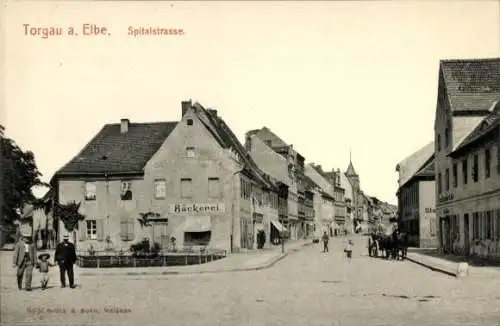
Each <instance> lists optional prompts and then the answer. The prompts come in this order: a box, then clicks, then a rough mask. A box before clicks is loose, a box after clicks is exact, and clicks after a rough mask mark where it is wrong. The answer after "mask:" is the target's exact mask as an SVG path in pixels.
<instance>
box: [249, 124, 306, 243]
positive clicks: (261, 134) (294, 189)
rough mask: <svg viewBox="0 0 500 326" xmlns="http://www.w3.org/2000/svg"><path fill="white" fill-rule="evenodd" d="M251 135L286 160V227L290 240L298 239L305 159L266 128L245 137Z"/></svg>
mask: <svg viewBox="0 0 500 326" xmlns="http://www.w3.org/2000/svg"><path fill="white" fill-rule="evenodd" d="M252 135H255V136H256V137H258V138H259V139H260V140H261V141H263V142H264V143H265V144H266V145H267V146H269V147H270V148H272V149H273V150H274V151H275V152H276V153H278V154H280V155H282V156H283V157H284V158H285V159H286V160H287V164H288V165H287V171H288V175H289V177H290V178H289V180H290V183H289V184H288V198H287V201H288V211H287V213H288V219H287V225H286V226H287V228H288V230H289V235H290V239H292V240H295V239H298V238H299V236H300V235H301V234H303V233H304V231H303V229H302V225H303V222H304V216H305V208H304V207H303V206H304V203H305V201H304V200H305V193H304V191H305V188H304V181H303V175H304V161H305V158H304V157H303V156H302V155H300V153H298V152H297V151H296V150H295V149H294V148H293V145H288V144H287V143H285V142H284V141H283V140H282V139H281V138H280V137H278V136H277V135H276V134H275V133H273V132H272V131H271V130H270V129H269V128H267V127H262V128H261V129H255V130H250V131H249V132H248V133H247V137H248V136H252ZM299 212H300V217H301V218H300V219H299Z"/></svg>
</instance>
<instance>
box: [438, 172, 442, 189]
mask: <svg viewBox="0 0 500 326" xmlns="http://www.w3.org/2000/svg"><path fill="white" fill-rule="evenodd" d="M441 192H442V185H441V172H439V173H438V193H439V194H440V193H441Z"/></svg>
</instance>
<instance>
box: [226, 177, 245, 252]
mask: <svg viewBox="0 0 500 326" xmlns="http://www.w3.org/2000/svg"><path fill="white" fill-rule="evenodd" d="M242 171H243V169H241V170H238V171H236V172H234V173H233V175H232V179H233V180H232V181H233V195H234V197H233V203H232V205H231V207H232V214H231V234H230V236H229V241H230V245H231V253H233V252H234V219H235V215H236V207H235V205H236V201H237V200H238V196H239V191H237V190H238V188H237V187H236V183H237V181H238V179H237V177H236V175H237V174H239V173H241V172H242Z"/></svg>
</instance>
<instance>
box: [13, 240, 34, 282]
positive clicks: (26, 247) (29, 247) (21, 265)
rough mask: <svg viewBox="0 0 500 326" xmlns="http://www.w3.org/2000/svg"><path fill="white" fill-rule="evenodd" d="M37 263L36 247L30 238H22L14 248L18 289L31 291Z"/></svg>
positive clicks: (14, 264)
mask: <svg viewBox="0 0 500 326" xmlns="http://www.w3.org/2000/svg"><path fill="white" fill-rule="evenodd" d="M35 263H36V247H35V245H34V244H33V241H32V240H31V237H30V236H21V237H20V238H19V241H18V242H17V243H16V245H15V247H14V257H13V268H17V272H16V277H17V288H18V289H19V290H22V289H23V277H24V279H25V280H24V281H25V283H24V287H25V290H26V291H31V281H32V278H33V267H34V266H35Z"/></svg>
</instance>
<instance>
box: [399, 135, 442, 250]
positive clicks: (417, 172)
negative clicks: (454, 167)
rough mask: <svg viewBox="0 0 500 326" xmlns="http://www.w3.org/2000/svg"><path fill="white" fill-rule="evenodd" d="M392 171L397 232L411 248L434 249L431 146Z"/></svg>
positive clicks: (432, 152) (432, 151)
mask: <svg viewBox="0 0 500 326" xmlns="http://www.w3.org/2000/svg"><path fill="white" fill-rule="evenodd" d="M396 171H397V172H398V173H399V178H398V184H399V188H398V191H397V197H398V208H399V220H398V222H399V226H400V228H401V229H402V230H403V232H405V233H407V234H408V235H409V241H410V244H411V245H412V246H416V247H432V248H435V247H436V245H437V241H436V198H435V193H434V187H435V186H434V183H435V182H434V142H431V143H430V144H427V145H426V146H424V147H422V148H421V149H419V150H418V151H416V152H415V153H413V154H412V155H410V156H408V157H407V158H406V159H404V160H403V161H401V162H400V163H399V164H398V165H397V166H396Z"/></svg>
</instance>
